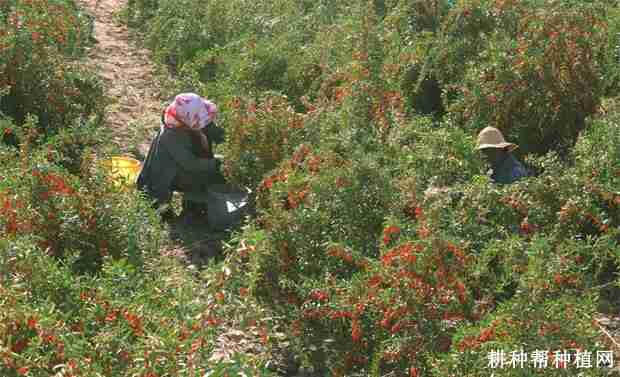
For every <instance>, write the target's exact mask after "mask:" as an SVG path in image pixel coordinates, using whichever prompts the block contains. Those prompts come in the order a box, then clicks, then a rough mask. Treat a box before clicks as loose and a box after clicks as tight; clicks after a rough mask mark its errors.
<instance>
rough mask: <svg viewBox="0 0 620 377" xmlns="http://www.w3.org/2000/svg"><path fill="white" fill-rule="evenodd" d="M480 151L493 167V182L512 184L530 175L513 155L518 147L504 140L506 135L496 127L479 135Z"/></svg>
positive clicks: (478, 147)
mask: <svg viewBox="0 0 620 377" xmlns="http://www.w3.org/2000/svg"><path fill="white" fill-rule="evenodd" d="M477 144H478V145H477V146H476V150H479V151H480V152H481V153H482V154H483V156H484V159H485V160H486V161H487V162H488V163H489V164H490V165H491V171H492V173H491V180H492V181H493V182H495V183H499V184H511V183H514V182H516V181H518V180H519V179H521V178H524V177H527V176H528V175H529V173H528V172H527V170H526V169H525V168H524V167H523V165H521V163H520V162H519V161H518V160H517V159H516V158H515V156H514V155H513V154H512V151H514V150H515V149H517V145H516V144H514V143H509V142H507V141H506V140H504V135H502V133H501V132H500V130H498V129H497V128H494V127H486V128H484V129H483V130H482V131H480V133H479V134H478V143H477Z"/></svg>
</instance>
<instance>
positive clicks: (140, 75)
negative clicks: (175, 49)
mask: <svg viewBox="0 0 620 377" xmlns="http://www.w3.org/2000/svg"><path fill="white" fill-rule="evenodd" d="M79 4H80V5H81V6H82V7H83V8H84V9H86V10H87V11H88V12H89V13H90V14H91V15H93V16H94V17H95V21H94V29H95V30H94V33H95V38H96V40H97V42H98V43H96V44H95V45H94V47H92V48H91V49H90V51H89V53H88V60H87V64H88V65H89V66H92V67H93V69H95V70H96V71H97V72H99V74H100V76H101V78H102V79H103V81H104V85H105V91H106V95H107V97H108V98H109V99H110V100H111V101H113V102H112V104H111V105H109V106H108V108H107V111H106V117H105V125H106V126H108V127H110V128H111V129H112V130H113V134H114V142H115V143H116V144H117V145H118V146H119V147H120V149H121V151H122V152H123V153H133V154H134V155H136V157H138V158H140V159H141V158H142V157H143V156H144V155H145V154H146V153H147V151H148V147H149V140H150V139H151V138H152V136H153V134H154V132H155V130H156V129H157V127H159V122H160V120H159V119H160V116H159V114H160V112H161V109H162V108H163V107H164V106H165V103H166V102H167V101H166V100H165V99H162V98H161V97H160V93H158V92H157V91H156V90H155V88H157V84H156V82H155V81H154V74H155V66H154V65H153V64H152V63H151V62H152V57H151V53H150V51H148V50H146V49H143V48H138V47H136V46H135V45H134V44H132V43H131V42H130V34H129V31H128V30H127V27H126V26H124V25H119V24H118V23H117V21H116V20H115V19H114V13H115V12H117V11H119V10H120V9H122V7H123V6H124V1H123V0H79Z"/></svg>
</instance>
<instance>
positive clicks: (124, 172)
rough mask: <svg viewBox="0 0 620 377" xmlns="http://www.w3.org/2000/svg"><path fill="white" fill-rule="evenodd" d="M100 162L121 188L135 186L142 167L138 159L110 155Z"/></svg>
mask: <svg viewBox="0 0 620 377" xmlns="http://www.w3.org/2000/svg"><path fill="white" fill-rule="evenodd" d="M101 163H102V165H103V166H104V167H105V168H106V170H107V171H108V172H109V174H110V178H111V179H112V181H113V182H114V184H115V185H117V186H120V187H123V188H130V187H133V186H135V184H136V180H137V179H138V175H139V174H140V169H141V168H142V163H141V162H140V161H138V160H136V159H135V158H131V157H126V156H115V157H111V158H109V159H107V160H103V161H102V162H101Z"/></svg>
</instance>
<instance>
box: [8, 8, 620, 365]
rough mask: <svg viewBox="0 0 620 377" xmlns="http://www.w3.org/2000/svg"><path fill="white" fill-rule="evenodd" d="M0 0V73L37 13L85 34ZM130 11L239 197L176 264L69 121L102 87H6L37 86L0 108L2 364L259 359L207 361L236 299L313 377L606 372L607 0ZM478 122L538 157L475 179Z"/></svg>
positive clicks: (618, 172)
mask: <svg viewBox="0 0 620 377" xmlns="http://www.w3.org/2000/svg"><path fill="white" fill-rule="evenodd" d="M6 4H7V3H3V5H2V7H1V9H2V13H1V15H0V19H1V20H2V22H4V24H3V25H5V26H4V27H5V32H3V34H2V35H1V38H3V39H1V41H2V46H5V47H2V48H10V50H7V51H11V54H7V55H2V56H3V59H5V60H4V61H3V63H2V64H4V65H3V66H2V67H3V68H2V69H4V70H5V71H7V72H10V73H11V74H12V75H13V76H10V77H16V78H17V77H20V78H21V77H23V76H19V75H21V74H22V71H21V70H19V69H18V70H16V69H15V67H17V65H15V64H13V63H15V62H17V60H15V62H13V63H10V62H12V60H10V59H18V58H19V59H21V58H23V57H24V56H26V57H27V59H29V60H28V61H34V59H35V57H36V56H38V55H37V54H39V51H40V50H38V49H37V48H35V47H36V46H38V45H37V43H38V42H40V41H41V40H42V39H40V38H41V36H42V35H46V38H47V39H45V41H46V43H48V44H49V45H50V46H52V47H51V49H54V51H57V54H56V55H54V56H58V59H73V56H75V54H78V53H79V51H80V48H78V47H75V48H73V47H72V48H64V47H63V48H60V47H59V46H60V42H59V41H60V39H59V38H60V37H61V36H62V37H63V38H65V40H71V41H72V42H71V43H72V46H83V45H82V44H81V43H84V41H85V39H84V34H82V33H83V31H80V32H78V29H79V30H84V29H81V28H82V27H84V26H83V23H81V21H80V22H78V21H76V22H75V23H73V21H71V23H70V25H71V26H70V27H69V28H68V29H67V32H66V33H65V32H63V30H65V29H63V27H61V26H58V27H54V28H51V26H50V29H49V31H48V32H45V33H48V34H45V33H44V30H43V29H41V30H40V31H39V29H37V27H38V26H36V25H35V26H36V27H35V26H33V25H34V24H32V22H31V24H29V23H28V22H27V21H28V20H29V18H27V17H31V18H32V19H35V18H37V17H41V18H43V19H46V17H48V18H47V19H46V20H47V21H46V22H44V23H42V25H44V26H45V27H48V26H49V25H52V24H51V23H50V22H52V20H53V21H54V22H69V21H70V20H71V17H69V16H67V17H63V18H62V21H58V20H56V19H55V18H53V17H52V18H49V17H51V16H49V15H50V14H52V13H50V11H46V10H44V9H43V8H44V5H45V6H47V5H50V4H51V3H44V2H42V1H38V2H37V1H34V0H33V1H31V2H19V3H18V2H15V3H13V2H9V3H8V5H6ZM53 4H61V5H62V4H64V6H65V7H61V8H62V9H64V10H63V11H66V12H69V13H67V14H73V13H71V12H74V11H75V12H77V13H75V14H73V15H74V16H75V17H76V18H75V20H80V16H78V15H79V11H77V10H75V8H74V7H72V6H71V5H70V3H64V2H58V3H53ZM53 4H52V5H53ZM50 7H51V5H50V6H47V8H45V9H48V8H50ZM51 9H56V8H53V7H51ZM58 9H60V8H58ZM59 11H60V10H59ZM20 12H21V13H20ZM63 14H64V13H63ZM123 15H124V17H125V20H126V21H128V23H129V24H130V25H133V26H138V25H139V26H140V28H141V30H140V31H142V32H144V35H145V36H146V39H145V43H146V44H147V45H148V46H149V47H150V48H152V49H153V50H154V52H155V56H156V58H157V59H158V60H159V62H160V63H162V64H164V65H166V66H167V67H168V68H169V71H170V72H171V74H172V75H173V78H174V80H173V82H172V84H173V85H172V87H170V88H168V89H167V90H169V91H170V93H169V94H170V95H174V94H176V92H178V91H181V90H187V89H188V88H191V89H192V90H194V91H196V92H198V93H200V94H202V95H204V96H206V97H209V98H211V99H213V100H214V101H215V102H217V103H218V104H219V108H220V109H221V118H220V125H223V126H224V127H225V128H226V129H227V131H228V132H227V139H226V143H225V144H224V145H223V151H224V154H225V156H226V162H225V164H224V170H225V174H226V176H227V177H228V178H229V179H230V180H231V181H232V182H235V183H239V184H244V185H247V186H250V187H251V188H253V190H254V192H255V194H256V198H255V199H256V200H255V203H256V216H255V217H254V218H251V219H248V221H247V223H246V225H245V226H244V227H241V228H239V229H237V230H236V231H235V232H234V233H233V234H232V237H231V239H230V240H227V242H226V244H225V253H224V258H221V259H218V260H215V261H213V262H212V263H211V264H210V265H209V266H207V268H206V269H205V270H204V271H202V272H201V273H199V274H196V275H199V277H197V276H195V275H192V274H191V273H189V272H187V271H185V270H184V269H182V268H180V267H179V265H178V264H176V263H175V262H173V261H171V260H170V259H169V258H165V257H162V256H161V255H159V252H160V247H161V244H162V243H163V242H164V239H165V236H166V233H165V231H164V230H163V228H162V227H161V226H160V225H161V224H160V223H159V221H158V220H157V218H156V216H155V214H154V213H153V210H152V208H150V207H149V206H148V204H147V203H146V202H145V201H144V200H143V198H141V197H140V196H139V195H138V194H136V193H135V192H120V191H118V190H116V189H115V188H114V187H113V186H111V185H109V184H108V183H107V182H106V180H105V178H104V177H103V176H102V175H101V174H99V173H98V168H97V166H96V164H95V163H93V157H92V156H93V153H92V152H94V151H93V150H89V148H88V147H89V146H94V147H95V148H101V149H100V150H95V151H96V152H101V151H102V150H103V147H100V146H98V144H97V141H101V140H100V139H98V138H99V136H97V134H96V133H90V132H85V131H83V130H85V129H88V128H89V127H92V129H93V130H94V129H96V124H97V120H96V117H92V118H88V116H85V115H86V114H96V111H95V110H93V109H95V108H97V106H99V105H100V104H101V102H100V100H99V99H95V101H97V102H96V104H97V106H94V107H88V106H86V107H80V108H79V109H80V110H79V111H77V110H76V111H77V112H76V113H71V115H68V116H67V118H58V119H56V118H54V119H53V122H56V123H53V122H52V120H49V119H52V118H49V117H48V118H49V119H48V118H45V116H44V114H45V111H47V110H45V109H47V108H48V107H46V106H52V105H53V103H52V102H49V101H48V102H46V101H43V102H41V101H40V100H39V98H40V97H38V96H45V95H47V94H48V93H56V94H52V95H51V97H54V98H61V97H60V96H58V95H57V93H59V92H55V90H57V89H58V88H59V87H56V86H53V85H51V86H46V87H45V90H40V91H36V93H35V90H34V89H33V90H29V91H28V90H22V91H21V92H19V93H21V94H20V95H23V96H24V97H25V98H28V100H30V101H32V102H27V101H25V102H23V103H31V104H33V105H32V106H31V107H29V108H28V109H26V108H25V107H24V108H23V109H22V108H20V109H21V110H20V111H21V112H13V113H9V114H7V115H9V116H11V117H14V121H9V120H4V121H3V123H1V124H2V127H3V130H4V129H7V130H11V131H7V132H5V134H4V139H5V140H4V142H5V143H6V144H8V145H13V146H18V148H17V149H16V148H11V147H8V146H7V147H6V148H5V147H3V149H2V152H1V154H0V158H2V161H3V164H2V165H3V170H2V180H1V181H0V182H1V185H2V186H0V187H1V191H0V199H1V200H0V203H1V204H2V207H0V211H1V213H2V218H1V220H0V227H1V229H2V230H3V238H2V241H1V242H2V243H1V245H2V249H1V250H2V254H0V258H2V259H0V261H1V264H0V279H2V280H0V282H1V283H2V284H1V285H0V300H2V302H3V303H7V304H8V305H6V307H7V308H8V309H6V310H3V311H1V312H0V352H1V353H2V359H1V360H2V364H0V368H2V369H0V371H1V372H2V373H3V375H10V376H15V375H36V376H46V375H50V374H51V373H52V371H53V370H55V369H54V368H56V369H61V370H62V373H64V374H67V375H68V374H70V375H96V374H97V373H98V374H101V375H128V376H130V375H144V376H164V375H179V376H189V375H192V376H193V375H201V376H202V375H205V374H207V373H211V372H212V371H213V370H214V369H218V370H219V371H221V372H222V375H224V373H226V370H228V372H230V373H231V374H232V373H234V372H233V370H240V368H241V366H240V364H245V365H247V366H249V367H251V368H253V367H256V368H255V369H253V370H247V371H245V372H244V373H245V374H246V375H248V374H250V375H260V374H261V373H267V370H266V369H265V368H262V367H263V366H264V364H262V362H263V361H264V360H257V359H252V358H251V357H250V358H245V359H239V360H241V361H239V360H238V361H237V364H236V365H228V366H221V367H217V365H216V364H217V362H216V361H213V360H212V359H211V355H212V354H213V353H214V352H215V351H216V349H215V348H214V347H215V346H214V344H215V342H214V340H215V338H216V336H217V335H218V334H219V332H221V331H222V328H223V327H224V326H225V325H226V324H227V323H226V322H230V321H236V322H237V323H241V324H243V326H246V327H247V328H254V329H258V333H257V337H258V338H259V340H260V342H261V343H262V344H263V346H265V347H271V346H273V347H272V348H271V349H272V350H273V352H276V351H277V349H278V348H283V347H286V348H288V349H289V351H290V352H293V353H294V354H295V355H296V357H295V359H296V362H297V363H298V364H300V365H301V366H303V367H308V368H312V369H313V370H314V371H315V372H316V374H317V375H332V376H354V375H363V376H366V375H371V376H388V375H389V376H457V375H468V376H476V375H480V374H484V373H485V372H491V373H496V374H498V375H499V374H502V375H512V376H522V375H534V374H536V375H538V374H540V375H554V376H555V375H558V376H562V375H575V374H578V373H579V372H580V371H583V370H584V368H586V367H587V366H584V365H585V364H584V363H586V361H587V359H586V356H587V355H588V354H587V352H589V355H590V356H591V357H592V359H591V361H592V363H593V366H592V367H590V368H588V370H587V373H589V375H596V376H603V375H607V373H608V372H609V365H608V364H600V363H597V362H598V361H600V360H597V355H606V354H607V353H606V352H607V351H609V350H611V349H612V348H611V347H612V346H613V345H612V344H611V343H608V339H607V337H606V336H605V335H604V334H603V333H602V330H601V327H600V324H599V323H598V322H597V320H596V318H597V313H599V312H603V313H614V312H617V310H618V308H619V307H620V303H619V302H618V299H617V297H618V288H617V283H618V264H619V263H620V260H619V259H620V257H619V256H620V245H619V243H620V192H619V191H618V187H620V149H619V148H618V145H619V144H620V128H619V127H620V126H619V124H620V122H619V121H620V108H618V106H617V100H618V94H619V93H618V90H617V89H618V85H617V77H618V76H617V56H618V54H617V45H618V43H617V30H620V15H619V14H618V11H617V9H616V8H615V5H614V4H613V2H611V1H610V2H607V1H600V2H577V1H550V2H537V1H510V0H465V1H459V2H453V1H442V0H437V1H426V2H404V1H397V0H385V1H375V0H373V1H349V2H324V1H320V2H308V1H301V2H300V1H288V0H282V1H277V2H247V1H236V0H232V1H231V0H226V1H224V0H213V1H209V2H208V3H204V2H180V3H179V2H172V1H168V0H160V1H157V2H154V1H143V0H136V1H130V2H128V7H127V8H126V9H125V10H124V13H123ZM35 16H36V17H35ZM37 19H38V18H37ZM48 24H49V25H48ZM54 25H55V24H54ZM42 27H43V26H42ZM56 29H57V31H56ZM45 30H47V29H45ZM33 32H37V33H41V34H34V35H33ZM7 36H8V37H7ZM70 36H73V37H70ZM16 38H23V39H24V40H28V41H29V42H28V43H29V44H23V43H17V42H16V41H17V39H16ZM71 38H73V39H71ZM20 41H21V40H20ZM35 42H37V43H35ZM6 46H9V47H6ZM23 46H33V47H32V48H31V47H27V48H24V49H23V52H21V53H17V52H18V51H22V48H23ZM43 50H45V51H47V50H50V48H48V47H46V48H45V49H43ZM43 50H41V51H43ZM13 51H14V52H15V53H13ZM31 52H32V54H33V55H27V54H30V53H31ZM26 53H27V54H26ZM19 54H22V55H19ZM23 54H26V55H23ZM20 56H21V57H20ZM46 56H47V55H46ZM20 67H21V66H20ZM37 69H38V68H37ZM37 69H34V68H33V70H31V71H29V72H31V73H29V74H34V73H32V72H35V73H37V72H38V73H37V74H39V75H42V76H36V77H47V76H45V75H44V73H43V72H44V71H43V70H42V69H40V70H37ZM45 72H47V71H45ZM5 77H9V76H5ZM26 81H27V80H26ZM62 82H63V83H65V82H66V81H62ZM3 85H4V86H5V87H7V88H10V90H13V92H12V93H17V92H15V90H16V89H14V88H18V87H19V88H21V87H23V86H24V85H34V84H32V83H30V84H28V83H22V81H20V83H19V84H18V83H17V79H16V81H15V83H14V82H13V81H11V82H8V81H7V82H6V83H4V82H3ZM20 85H21V86H20ZM63 85H64V84H63ZM61 87H62V88H65V86H62V85H61ZM87 92H88V90H86V91H85V92H83V93H82V94H84V93H87ZM12 95H13V96H14V95H15V94H12ZM41 98H42V97H41ZM62 98H67V97H66V96H62ZM78 98H81V97H79V96H78ZM91 98H95V97H91ZM37 101H38V102H37ZM76 101H77V100H76ZM35 103H37V104H39V105H37V106H39V107H37V106H34V104H35ZM75 103H81V102H79V101H77V102H75ZM9 104H10V102H3V106H5V107H3V111H8V110H5V109H8V107H6V106H8V105H9ZM41 104H43V105H41ZM50 104H52V105H50ZM88 109H90V110H88ZM91 110H92V111H91ZM28 113H30V114H35V115H38V116H39V123H37V121H36V120H35V118H33V117H28V115H27V114H28ZM19 114H22V115H19ZM54 116H55V115H54ZM79 119H81V120H79ZM49 122H52V123H49ZM72 123H75V124H81V125H82V126H83V127H76V126H75V125H74V126H71V124H72ZM487 125H492V126H496V127H499V128H501V129H502V130H503V131H504V133H505V136H506V137H507V138H508V139H509V140H510V141H514V142H515V143H517V144H519V146H520V148H519V149H517V151H516V153H517V156H518V157H519V158H520V159H522V160H523V162H524V164H525V165H526V166H527V167H528V169H529V170H531V172H532V175H531V176H529V177H527V178H524V179H522V180H520V181H518V182H516V183H514V184H511V185H497V184H494V183H492V182H491V181H490V179H489V177H488V176H487V175H486V174H485V169H486V165H485V164H484V163H483V162H482V159H481V156H480V155H479V154H478V153H477V152H476V151H475V142H476V134H477V132H478V131H479V130H480V129H482V128H483V127H485V126H487ZM42 129H43V130H48V129H49V130H50V132H41V130H42ZM55 129H58V130H64V131H58V132H56V131H52V130H55ZM80 130H82V132H80ZM89 135H90V136H89ZM93 135H95V136H93ZM13 137H14V138H13ZM73 144H75V145H79V147H78V148H70V147H69V145H73ZM197 279H205V280H206V282H207V284H204V283H203V282H202V281H200V280H197ZM3 307H4V306H3ZM283 334H284V335H283ZM545 350H546V351H548V352H547V354H545V353H544V351H545ZM502 354H503V355H504V356H502V357H500V355H502ZM526 354H527V358H526V356H525V355H526ZM246 356H247V355H246ZM543 356H546V357H547V358H546V359H543V358H542V357H543ZM543 360H546V363H547V364H545V365H546V366H545V367H544V368H543V367H541V365H542V363H543ZM216 367H217V368H216ZM491 369H493V370H491Z"/></svg>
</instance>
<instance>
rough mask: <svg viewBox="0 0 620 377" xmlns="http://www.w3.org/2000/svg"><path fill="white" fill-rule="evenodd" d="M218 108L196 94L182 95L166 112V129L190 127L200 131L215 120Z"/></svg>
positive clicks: (175, 99)
mask: <svg viewBox="0 0 620 377" xmlns="http://www.w3.org/2000/svg"><path fill="white" fill-rule="evenodd" d="M216 116H217V106H215V104H214V103H213V102H211V101H209V100H206V99H204V98H202V97H200V96H199V95H198V94H195V93H181V94H179V95H177V96H176V97H175V98H174V101H172V103H170V105H168V107H166V110H165V111H164V126H165V127H166V128H177V127H189V128H191V129H194V130H199V129H201V128H204V127H206V126H207V125H208V124H209V123H211V122H212V121H213V120H215V117H216Z"/></svg>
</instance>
